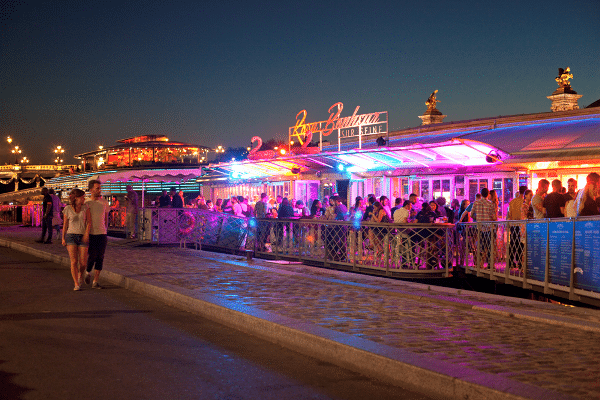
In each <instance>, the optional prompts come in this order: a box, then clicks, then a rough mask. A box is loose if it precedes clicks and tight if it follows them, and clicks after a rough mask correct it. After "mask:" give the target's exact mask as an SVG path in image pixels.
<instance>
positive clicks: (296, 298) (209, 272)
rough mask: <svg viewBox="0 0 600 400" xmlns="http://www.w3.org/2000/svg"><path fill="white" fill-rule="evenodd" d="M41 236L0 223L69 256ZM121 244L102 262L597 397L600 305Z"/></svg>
mask: <svg viewBox="0 0 600 400" xmlns="http://www.w3.org/2000/svg"><path fill="white" fill-rule="evenodd" d="M37 234H39V229H31V228H16V227H2V228H0V237H2V238H5V239H10V240H12V241H18V242H22V243H24V244H27V245H28V246H30V247H33V248H37V249H41V250H44V251H47V252H51V253H54V254H60V255H66V250H65V249H64V248H63V247H62V246H60V245H59V244H58V243H55V244H52V245H44V244H38V243H35V242H34V239H35V238H36V237H37V236H36V235H37ZM120 243H124V241H119V240H113V239H111V240H109V248H108V250H107V254H106V258H105V266H106V268H107V269H110V268H111V266H113V267H114V268H118V269H119V270H121V271H127V272H128V276H129V277H131V278H135V277H136V276H146V277H151V278H152V279H154V280H156V281H162V282H166V283H169V284H171V285H177V286H180V287H183V288H187V289H192V290H194V291H197V293H202V294H210V295H219V296H225V297H227V298H229V299H231V300H232V301H235V302H237V303H238V304H244V305H248V306H252V307H255V308H258V309H262V310H266V311H271V312H274V313H277V314H280V315H284V316H288V317H291V318H295V319H298V320H303V321H309V322H312V323H314V324H317V325H319V326H322V327H325V328H329V329H332V330H335V331H339V332H343V333H347V334H351V335H356V336H358V337H361V338H363V339H367V340H371V341H374V342H377V343H382V344H386V345H388V346H393V347H398V348H402V349H405V350H408V351H411V352H414V353H420V354H424V355H427V356H429V357H431V358H434V359H437V360H443V361H446V362H449V363H454V364H457V365H462V366H467V367H470V368H473V369H476V370H480V371H484V372H487V373H492V374H497V375H499V376H503V377H505V378H509V379H513V380H517V381H520V382H523V383H528V384H532V385H536V386H539V387H543V388H546V389H551V390H556V391H558V392H562V393H564V394H568V395H571V396H576V397H579V398H586V399H587V398H595V399H597V398H600V364H599V361H600V346H598V344H600V333H599V332H598V331H589V330H584V329H583V328H584V327H585V326H586V324H587V325H589V324H590V323H591V324H595V323H596V322H598V321H600V311H597V310H591V309H579V308H574V307H565V306H560V305H554V304H547V303H536V302H531V301H527V300H521V299H509V298H504V299H502V298H500V297H499V296H492V295H486V294H479V293H474V292H466V291H457V290H454V289H446V288H438V287H428V286H427V285H419V284H414V283H409V282H403V281H398V280H391V279H386V278H381V277H371V276H364V275H356V274H351V273H346V272H339V271H331V270H325V269H319V268H314V267H308V266H305V265H297V264H295V265H285V264H274V263H269V262H266V261H264V260H254V261H253V262H251V263H250V264H248V262H247V261H246V260H245V259H243V258H240V257H235V256H231V255H223V254H218V253H210V252H204V251H195V250H190V249H179V248H164V247H161V248H156V247H132V246H127V245H122V244H121V245H120ZM69 289H70V288H69ZM473 306H502V307H506V308H507V309H509V310H511V311H512V312H513V313H515V314H518V313H524V314H527V313H531V312H534V313H536V314H540V315H548V316H550V317H557V318H567V319H569V320H571V321H574V322H573V323H572V324H571V325H568V326H561V325H557V324H550V323H547V322H543V321H542V322H540V321H536V320H533V319H526V318H525V319H522V318H514V317H510V316H505V315H500V314H495V313H492V312H489V311H486V310H485V309H474V308H473ZM578 321H579V322H580V323H581V327H582V329H579V328H578V326H577V323H578Z"/></svg>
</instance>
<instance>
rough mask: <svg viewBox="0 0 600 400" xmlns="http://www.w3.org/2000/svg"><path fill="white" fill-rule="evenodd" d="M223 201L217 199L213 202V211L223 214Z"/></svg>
mask: <svg viewBox="0 0 600 400" xmlns="http://www.w3.org/2000/svg"><path fill="white" fill-rule="evenodd" d="M222 207H223V199H217V201H216V202H215V208H214V211H216V212H223V208H222Z"/></svg>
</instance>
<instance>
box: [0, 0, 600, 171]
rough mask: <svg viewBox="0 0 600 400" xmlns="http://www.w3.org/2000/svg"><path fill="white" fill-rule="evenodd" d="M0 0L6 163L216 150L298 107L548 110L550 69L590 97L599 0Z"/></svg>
mask: <svg viewBox="0 0 600 400" xmlns="http://www.w3.org/2000/svg"><path fill="white" fill-rule="evenodd" d="M316 3H317V2H306V3H303V2H294V3H289V2H273V1H271V2H254V1H240V2H232V1H175V2H173V3H172V4H169V2H164V1H144V2H121V1H119V2H113V1H102V2H94V1H75V2H67V1H49V2H31V1H10V0H9V1H4V2H0V4H1V5H0V7H1V13H0V14H1V16H0V21H1V29H2V36H1V39H0V40H1V43H0V52H1V53H0V54H1V55H0V85H1V88H0V93H1V95H0V135H1V142H0V162H1V163H5V162H8V161H9V160H10V158H9V151H10V150H9V148H8V144H7V143H6V136H9V135H10V136H12V137H13V139H14V142H13V145H14V144H17V145H20V146H21V147H22V148H23V150H24V153H23V154H24V155H26V156H27V157H29V159H30V160H31V161H32V163H50V162H51V161H52V160H53V158H54V157H53V154H52V149H53V148H54V147H55V146H56V145H62V146H64V147H66V148H67V154H66V156H65V162H66V163H75V162H76V160H74V159H73V155H75V154H78V153H82V152H85V151H89V150H93V149H95V148H97V146H98V145H105V146H106V145H111V144H114V142H115V141H116V140H117V139H120V138H126V137H131V136H135V135H140V134H166V135H168V136H169V137H170V138H171V140H178V141H184V142H189V143H194V144H201V145H206V146H210V147H215V146H216V145H224V146H244V147H245V146H248V145H249V144H250V139H251V138H252V136H255V135H258V136H261V137H262V138H263V139H264V140H267V139H269V138H271V137H279V138H282V139H283V138H287V131H288V127H290V126H292V125H294V123H295V117H296V114H297V113H298V112H299V111H300V110H302V109H306V110H307V112H308V116H307V122H310V121H321V120H325V119H327V116H328V113H327V110H328V108H329V107H330V106H331V105H332V104H334V103H336V102H342V103H344V111H343V113H342V117H344V116H348V115H351V114H352V111H353V110H354V108H355V107H356V106H360V110H359V114H364V113H371V112H376V111H389V121H390V123H389V128H390V130H395V129H401V128H407V127H413V126H418V125H420V123H421V120H420V119H419V118H418V117H417V116H418V115H421V114H423V112H424V111H425V109H426V106H425V104H424V103H425V100H427V97H428V96H429V94H431V92H433V91H434V90H435V89H438V90H439V92H438V94H437V98H438V100H440V103H438V109H439V110H440V111H442V112H443V113H444V114H446V115H448V117H447V118H446V119H445V122H449V121H459V120H465V119H474V118H483V117H494V116H498V115H514V114H528V113H536V112H548V111H550V100H548V99H546V96H548V95H550V94H552V92H553V91H554V90H555V89H556V88H557V87H558V86H557V85H556V83H555V82H554V78H555V77H556V76H557V74H558V68H559V67H562V68H566V67H567V66H569V67H571V71H572V73H573V75H574V78H573V79H572V81H571V82H572V87H573V89H574V90H576V91H577V92H578V93H579V94H581V95H583V97H582V98H581V99H580V100H579V105H580V107H582V108H583V107H585V106H586V105H588V104H590V103H592V102H594V101H596V100H598V99H599V98H600V72H599V69H598V61H599V60H600V23H599V21H600V1H599V0H588V1H577V0H575V1H570V2H565V1H554V0H543V1H538V0H534V1H502V2H489V1H464V0H463V1H411V2H408V1H389V2H383V1H382V2H378V1H375V2H364V1H360V2H355V1H337V2H327V1H325V2H320V4H316Z"/></svg>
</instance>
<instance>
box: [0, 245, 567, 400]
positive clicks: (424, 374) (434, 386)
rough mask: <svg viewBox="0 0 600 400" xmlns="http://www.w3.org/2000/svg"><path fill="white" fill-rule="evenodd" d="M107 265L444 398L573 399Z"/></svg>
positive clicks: (170, 297) (140, 288)
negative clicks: (200, 293) (201, 293)
mask: <svg viewBox="0 0 600 400" xmlns="http://www.w3.org/2000/svg"><path fill="white" fill-rule="evenodd" d="M0 246H3V247H9V248H13V249H15V250H18V251H22V252H24V253H28V254H31V255H33V256H36V257H39V258H42V259H45V260H48V261H52V262H55V263H58V264H61V265H64V266H67V267H68V266H70V261H69V259H68V257H63V256H59V255H55V254H51V253H48V252H45V251H42V250H38V249H34V248H31V247H29V246H27V245H24V244H21V243H15V242H12V241H10V240H5V239H0ZM111 269H112V270H113V271H115V272H113V271H108V270H103V274H102V276H103V279H104V280H106V281H108V282H110V283H112V284H115V285H118V286H121V287H123V288H125V289H128V290H131V291H134V292H136V293H139V294H142V295H145V296H148V297H151V298H154V299H157V300H159V301H162V302H164V303H166V304H169V305H172V306H175V307H177V308H180V309H183V310H185V311H189V312H192V313H194V314H198V315H200V316H202V317H204V318H207V319H210V320H213V321H215V322H218V323H221V324H223V325H226V326H229V327H231V328H234V329H237V330H240V331H242V332H245V333H248V334H251V335H253V336H257V337H260V338H262V339H265V340H268V341H270V342H273V343H276V344H279V345H281V346H284V347H286V348H289V349H292V350H295V351H297V352H299V353H302V354H305V355H308V356H311V357H315V358H317V359H320V360H322V361H325V362H329V363H332V364H335V365H338V366H341V367H343V368H347V369H349V370H352V371H355V372H358V373H361V374H363V375H366V376H369V377H372V378H375V379H378V380H381V381H384V382H388V383H391V384H394V385H399V386H402V387H406V388H409V389H413V390H415V391H418V392H421V393H424V394H426V395H430V396H435V397H436V398H444V399H489V400H495V399H498V400H500V399H515V400H517V399H540V400H553V399H557V400H558V399H572V398H573V397H570V396H567V395H565V394H562V393H558V392H555V391H551V390H547V389H543V388H539V387H537V386H534V385H529V384H525V383H521V382H517V381H514V380H510V379H508V378H504V377H500V376H497V375H494V374H489V373H486V372H481V371H477V370H474V369H471V368H466V367H462V366H459V365H455V364H451V363H448V362H444V361H439V360H435V359H432V358H429V357H427V356H423V355H419V354H415V353H411V352H408V351H406V350H402V349H397V348H393V347H390V346H386V345H382V344H377V343H375V342H372V341H369V340H365V339H361V338H358V337H355V336H352V335H348V334H345V333H341V332H336V331H333V330H330V329H326V328H322V327H320V326H318V325H315V324H312V323H306V322H302V321H299V320H295V319H292V318H288V317H283V316H280V315H277V314H275V313H271V312H267V311H262V310H259V309H256V308H253V307H248V306H244V305H240V304H236V302H235V301H231V300H228V299H226V298H224V297H220V296H214V295H199V294H197V293H194V291H193V290H190V289H185V288H181V287H177V286H173V285H170V284H168V283H164V282H155V281H152V280H151V279H149V278H146V277H143V276H138V277H136V278H135V279H133V278H131V277H128V276H127V273H126V272H123V271H119V270H117V269H114V268H111Z"/></svg>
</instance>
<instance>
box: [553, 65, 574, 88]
mask: <svg viewBox="0 0 600 400" xmlns="http://www.w3.org/2000/svg"><path fill="white" fill-rule="evenodd" d="M569 79H573V74H572V73H571V68H569V67H567V69H562V68H559V69H558V76H557V77H556V78H554V80H555V81H556V83H558V86H560V87H562V88H565V89H566V88H570V87H571V82H569Z"/></svg>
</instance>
